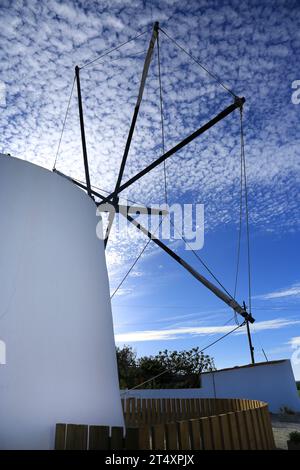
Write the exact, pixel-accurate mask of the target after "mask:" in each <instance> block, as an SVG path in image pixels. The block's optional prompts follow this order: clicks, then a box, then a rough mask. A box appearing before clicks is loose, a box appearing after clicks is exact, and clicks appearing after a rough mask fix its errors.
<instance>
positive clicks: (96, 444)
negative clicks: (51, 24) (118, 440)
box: [89, 426, 110, 450]
mask: <svg viewBox="0 0 300 470" xmlns="http://www.w3.org/2000/svg"><path fill="white" fill-rule="evenodd" d="M109 442H110V438H109V427H108V426H90V427H89V450H108V449H109Z"/></svg>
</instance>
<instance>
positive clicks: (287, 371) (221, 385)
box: [121, 360, 300, 413]
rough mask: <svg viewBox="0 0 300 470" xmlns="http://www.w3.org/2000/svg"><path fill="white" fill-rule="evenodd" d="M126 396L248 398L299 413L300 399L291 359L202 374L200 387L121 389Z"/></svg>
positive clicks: (277, 410)
mask: <svg viewBox="0 0 300 470" xmlns="http://www.w3.org/2000/svg"><path fill="white" fill-rule="evenodd" d="M121 396H122V397H123V398H126V397H128V396H134V397H139V398H249V399H253V400H262V401H265V402H267V403H268V404H269V409H270V411H271V412H273V413H280V412H281V410H282V409H283V408H284V407H286V408H288V409H289V410H293V411H294V412H300V398H299V396H298V391H297V388H296V383H295V378H294V375H293V371H292V367H291V363H290V361H289V360H283V361H274V362H269V363H261V364H256V365H255V366H253V367H252V366H250V367H238V368H235V369H228V370H226V369H224V370H223V371H222V370H220V371H216V372H214V373H205V374H202V387H201V388H199V389H169V390H166V389H165V390H164V389H161V390H139V389H137V390H132V391H130V392H124V391H121Z"/></svg>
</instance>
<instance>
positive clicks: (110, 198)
mask: <svg viewBox="0 0 300 470" xmlns="http://www.w3.org/2000/svg"><path fill="white" fill-rule="evenodd" d="M161 31H162V32H164V31H163V30H162V29H161V28H160V26H159V23H158V22H155V23H154V25H153V30H152V35H151V39H150V43H149V46H148V50H147V54H146V57H145V61H144V66H143V71H142V76H141V79H140V85H139V90H138V95H137V99H136V104H135V107H134V111H133V115H132V119H131V124H130V128H129V132H128V136H127V140H126V145H125V148H124V152H123V155H122V159H121V165H120V169H119V173H118V177H117V181H116V184H115V188H114V190H113V191H112V192H111V193H110V194H108V195H103V194H102V193H101V192H100V191H98V190H97V191H96V190H95V189H93V188H92V187H91V183H90V176H89V165H88V155H87V146H86V138H85V127H84V116H83V106H82V96H81V85H80V67H79V66H76V67H75V79H76V85H77V95H78V111H79V119H80V130H81V142H82V153H83V161H84V168H85V179H86V181H85V184H83V183H82V182H79V181H77V180H76V179H73V178H70V177H69V176H66V175H64V174H63V173H61V172H59V171H58V170H56V169H55V168H54V169H53V171H55V172H57V173H59V174H60V175H61V176H65V177H67V178H68V179H70V180H71V181H73V183H74V184H76V185H78V186H80V187H81V188H82V189H84V190H85V191H86V192H87V194H88V195H89V197H90V198H92V199H94V197H96V198H97V199H99V201H98V202H95V204H96V205H97V207H98V210H99V211H103V212H108V214H109V216H108V225H107V228H106V233H105V238H104V245H105V247H106V246H107V243H108V239H109V235H110V232H111V228H112V224H113V222H114V216H115V214H116V213H119V214H121V215H122V216H123V217H126V218H127V220H128V221H129V222H130V223H131V224H133V225H134V226H135V227H136V228H137V230H139V231H141V232H142V233H143V234H144V235H145V236H146V237H148V238H149V239H151V240H152V242H153V243H154V244H156V245H157V246H158V247H159V248H160V249H161V250H163V251H164V252H165V253H167V254H168V255H169V256H170V257H171V258H172V259H173V260H174V261H176V262H177V263H178V264H180V265H181V266H182V267H183V268H184V269H185V270H186V271H188V272H189V273H190V274H191V275H192V276H193V277H194V278H195V279H197V281H198V282H200V283H201V284H202V285H204V286H205V287H206V288H207V289H208V290H209V291H210V292H212V293H213V294H214V295H215V296H217V297H218V298H219V299H220V300H221V301H222V302H223V303H225V304H226V305H227V306H229V307H230V308H231V309H233V311H234V312H235V314H238V315H240V316H242V317H243V319H244V320H243V321H244V322H245V323H246V325H247V332H248V339H249V347H250V353H251V360H252V362H253V363H254V354H253V346H252V342H251V336H250V327H249V323H253V322H254V321H255V320H254V318H253V316H252V314H251V311H247V307H246V305H245V303H242V304H240V303H239V302H238V301H237V300H236V299H235V298H234V297H233V296H231V295H230V294H229V293H228V292H227V291H226V292H225V291H224V290H222V289H221V288H219V287H218V286H217V285H215V284H214V283H213V282H211V281H210V280H209V279H207V278H206V277H205V276H204V275H203V274H201V273H199V272H198V271H197V270H196V269H195V268H194V267H193V266H191V265H190V264H189V263H188V262H187V261H185V260H184V259H182V258H181V257H180V256H179V255H178V254H177V253H175V252H174V251H173V250H172V249H171V248H169V247H168V246H167V245H166V244H164V243H163V242H162V241H161V240H160V239H159V238H158V237H156V236H155V234H153V233H151V232H150V231H149V230H148V229H147V228H146V227H144V226H143V225H141V224H140V223H138V222H137V221H136V220H135V219H134V217H133V216H132V215H133V214H134V213H143V214H147V213H148V214H150V213H151V214H152V215H157V216H161V215H163V214H165V212H164V211H162V210H155V209H150V208H142V207H139V206H136V205H135V206H122V205H121V204H119V196H120V194H121V193H122V192H123V191H124V190H125V189H127V188H129V187H130V186H131V185H132V184H133V183H135V182H137V181H139V180H141V179H142V178H143V177H144V176H145V175H147V174H148V173H149V172H151V171H152V170H153V169H154V168H156V167H158V166H159V165H161V164H162V163H164V162H165V161H166V160H167V159H169V158H170V157H171V156H172V155H174V154H175V153H177V152H179V151H180V150H181V149H182V148H184V147H185V146H187V145H188V144H189V143H190V142H192V141H193V140H195V139H197V138H198V137H199V136H201V135H203V134H204V133H205V132H207V131H208V130H209V129H211V128H212V127H213V126H215V125H216V124H217V123H218V122H220V121H222V120H223V119H225V118H226V117H227V116H229V115H230V114H232V113H233V112H234V111H235V110H240V112H242V109H243V105H244V103H245V98H244V97H238V96H236V95H235V94H233V93H231V94H232V95H233V103H232V104H231V105H229V106H228V107H226V108H225V109H224V110H223V111H221V112H220V113H219V114H217V115H216V116H214V117H213V118H212V119H210V120H209V121H208V122H206V123H205V124H203V125H201V127H199V128H198V129H196V130H195V131H194V132H193V133H191V134H190V135H188V136H187V137H185V138H184V139H183V140H182V141H181V142H179V143H178V144H177V145H175V146H174V147H172V148H171V149H169V150H168V151H166V152H164V153H163V154H162V155H161V156H160V157H159V158H157V159H156V160H154V161H153V162H152V163H151V164H149V165H148V166H146V167H145V168H143V169H142V170H141V171H139V172H138V173H136V174H135V175H134V176H132V177H131V178H129V179H128V180H127V181H125V182H124V181H123V176H124V170H125V167H126V162H127V158H128V154H129V151H130V146H131V143H132V140H133V136H134V131H135V126H136V122H137V119H138V115H139V110H140V105H141V102H142V99H143V93H144V90H145V85H146V80H147V76H148V72H149V66H150V63H151V59H152V56H153V51H154V48H155V46H156V45H157V47H158V48H159V34H160V32H161ZM164 33H165V32H164ZM165 34H167V33H165ZM158 51H159V49H158Z"/></svg>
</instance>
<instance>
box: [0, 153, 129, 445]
mask: <svg viewBox="0 0 300 470" xmlns="http://www.w3.org/2000/svg"><path fill="white" fill-rule="evenodd" d="M98 221H99V218H97V217H96V207H95V204H94V203H93V201H92V200H91V199H90V198H88V196H87V195H86V194H85V193H84V192H83V191H82V190H81V189H79V188H77V187H76V186H75V185H74V184H73V183H71V182H70V181H68V180H66V179H65V178H63V177H61V176H58V175H56V174H54V173H52V172H50V171H48V170H45V169H43V168H41V167H38V166H36V165H33V164H31V163H28V162H25V161H22V160H18V159H16V158H12V157H3V156H0V224H1V230H0V340H1V341H2V342H4V343H5V345H6V361H5V362H6V364H5V365H0V449H48V448H51V447H53V443H54V427H55V423H57V422H69V423H70V422H72V423H85V424H102V425H116V426H118V425H123V415H122V409H121V401H120V393H119V383H118V376H117V366H116V354H115V343H114V337H113V326H112V315H111V306H110V297H109V285H108V276H107V270H106V263H105V255H104V247H103V241H100V240H99V239H98V238H97V237H96V224H97V222H98ZM1 344H2V346H3V343H1ZM2 356H3V347H2ZM2 362H3V357H2Z"/></svg>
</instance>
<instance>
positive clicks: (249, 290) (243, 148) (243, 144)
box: [240, 107, 252, 314]
mask: <svg viewBox="0 0 300 470" xmlns="http://www.w3.org/2000/svg"><path fill="white" fill-rule="evenodd" d="M240 123H241V155H242V162H243V171H244V192H245V210H246V234H247V261H248V297H249V298H248V302H249V313H250V314H252V306H251V303H252V292H251V261H250V230H249V206H248V188H247V174H246V157H245V141H244V126H243V108H242V107H241V108H240Z"/></svg>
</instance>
